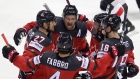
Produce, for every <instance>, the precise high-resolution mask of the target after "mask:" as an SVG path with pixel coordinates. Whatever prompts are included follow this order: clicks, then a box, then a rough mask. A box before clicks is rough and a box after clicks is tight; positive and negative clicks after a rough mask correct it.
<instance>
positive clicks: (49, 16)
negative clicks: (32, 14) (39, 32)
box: [36, 10, 56, 26]
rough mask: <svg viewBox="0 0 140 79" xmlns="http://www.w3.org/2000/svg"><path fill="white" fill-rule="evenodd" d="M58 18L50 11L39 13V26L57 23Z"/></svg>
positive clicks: (37, 19)
mask: <svg viewBox="0 0 140 79" xmlns="http://www.w3.org/2000/svg"><path fill="white" fill-rule="evenodd" d="M55 20H56V17H55V15H54V13H52V12H50V11H48V10H41V11H39V12H38V14H37V17H36V21H37V24H38V26H42V24H43V22H46V23H49V22H51V21H55Z"/></svg>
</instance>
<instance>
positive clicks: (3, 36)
mask: <svg viewBox="0 0 140 79" xmlns="http://www.w3.org/2000/svg"><path fill="white" fill-rule="evenodd" d="M1 36H2V38H3V40H4V42H5V43H6V45H7V46H8V45H9V43H8V41H7V39H6V37H5V35H4V34H1Z"/></svg>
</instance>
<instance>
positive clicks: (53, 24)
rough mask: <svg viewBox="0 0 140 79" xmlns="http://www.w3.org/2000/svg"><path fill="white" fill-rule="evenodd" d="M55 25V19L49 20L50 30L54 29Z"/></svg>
mask: <svg viewBox="0 0 140 79" xmlns="http://www.w3.org/2000/svg"><path fill="white" fill-rule="evenodd" d="M55 25H56V21H51V22H50V28H49V30H50V31H54V27H55Z"/></svg>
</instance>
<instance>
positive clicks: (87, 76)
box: [75, 71, 93, 79]
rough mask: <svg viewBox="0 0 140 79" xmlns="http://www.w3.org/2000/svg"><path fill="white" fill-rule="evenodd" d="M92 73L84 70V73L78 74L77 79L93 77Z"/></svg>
mask: <svg viewBox="0 0 140 79" xmlns="http://www.w3.org/2000/svg"><path fill="white" fill-rule="evenodd" d="M92 78H93V77H92V74H91V73H90V72H88V71H87V72H84V73H80V74H77V75H76V77H75V79H92Z"/></svg>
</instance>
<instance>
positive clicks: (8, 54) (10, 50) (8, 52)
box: [2, 45, 19, 62]
mask: <svg viewBox="0 0 140 79" xmlns="http://www.w3.org/2000/svg"><path fill="white" fill-rule="evenodd" d="M2 54H3V57H4V58H6V59H9V60H10V62H13V60H14V58H15V57H16V56H17V55H18V54H19V53H18V52H17V51H16V49H15V48H14V47H13V46H11V45H8V46H4V47H3V48H2Z"/></svg>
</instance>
